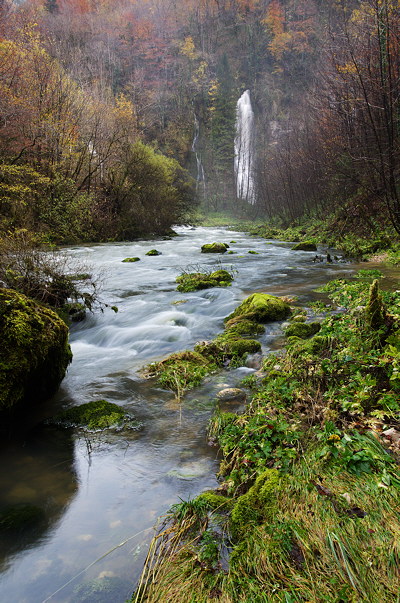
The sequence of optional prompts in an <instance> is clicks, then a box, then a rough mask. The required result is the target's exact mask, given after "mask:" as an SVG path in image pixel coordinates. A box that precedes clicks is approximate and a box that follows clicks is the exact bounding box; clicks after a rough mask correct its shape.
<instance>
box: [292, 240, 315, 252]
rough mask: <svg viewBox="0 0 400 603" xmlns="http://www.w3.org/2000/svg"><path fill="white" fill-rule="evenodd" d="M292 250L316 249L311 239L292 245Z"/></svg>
mask: <svg viewBox="0 0 400 603" xmlns="http://www.w3.org/2000/svg"><path fill="white" fill-rule="evenodd" d="M292 251H317V246H316V244H315V243H313V242H312V241H303V242H302V243H297V245H294V246H293V247H292Z"/></svg>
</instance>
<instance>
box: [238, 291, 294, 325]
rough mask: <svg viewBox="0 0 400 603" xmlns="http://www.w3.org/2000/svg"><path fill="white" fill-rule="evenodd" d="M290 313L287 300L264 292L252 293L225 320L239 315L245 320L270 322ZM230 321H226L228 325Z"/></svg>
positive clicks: (281, 318)
mask: <svg viewBox="0 0 400 603" xmlns="http://www.w3.org/2000/svg"><path fill="white" fill-rule="evenodd" d="M290 313H291V310H290V306H289V304H288V303H287V302H285V301H283V300H282V299H280V298H279V297H275V296H274V295H267V294H266V293H253V294H252V295H250V296H249V297H247V298H246V299H245V300H243V301H242V303H241V304H240V305H239V306H238V307H237V308H236V310H235V311H234V312H232V314H230V315H229V316H228V318H227V319H226V321H231V320H232V319H233V318H238V317H239V316H240V317H241V318H243V319H246V320H251V321H255V322H261V323H265V322H271V321H274V320H283V319H284V318H286V317H287V316H289V314H290ZM230 324H232V323H230V322H227V326H229V325H230Z"/></svg>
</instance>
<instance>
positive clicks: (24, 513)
mask: <svg viewBox="0 0 400 603" xmlns="http://www.w3.org/2000/svg"><path fill="white" fill-rule="evenodd" d="M44 519H45V512H44V510H43V509H41V508H40V507H37V506H36V505H31V504H27V503H22V504H16V505H10V506H8V507H5V508H4V509H2V511H0V532H21V531H22V530H29V529H32V528H34V527H35V526H37V524H39V523H41V522H42V521H44Z"/></svg>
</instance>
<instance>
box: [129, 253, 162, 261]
mask: <svg viewBox="0 0 400 603" xmlns="http://www.w3.org/2000/svg"><path fill="white" fill-rule="evenodd" d="M146 255H159V254H156V253H150V252H148V253H146ZM133 262H140V258H125V259H124V260H122V263H123V264H132V263H133Z"/></svg>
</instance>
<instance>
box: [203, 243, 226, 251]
mask: <svg viewBox="0 0 400 603" xmlns="http://www.w3.org/2000/svg"><path fill="white" fill-rule="evenodd" d="M228 248H229V245H227V244H226V243H206V244H205V245H202V247H201V253H226V251H227V250H228Z"/></svg>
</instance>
